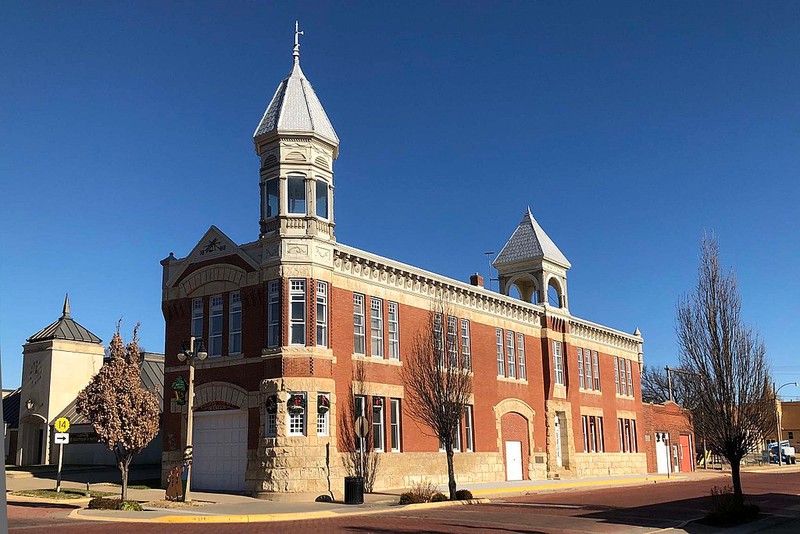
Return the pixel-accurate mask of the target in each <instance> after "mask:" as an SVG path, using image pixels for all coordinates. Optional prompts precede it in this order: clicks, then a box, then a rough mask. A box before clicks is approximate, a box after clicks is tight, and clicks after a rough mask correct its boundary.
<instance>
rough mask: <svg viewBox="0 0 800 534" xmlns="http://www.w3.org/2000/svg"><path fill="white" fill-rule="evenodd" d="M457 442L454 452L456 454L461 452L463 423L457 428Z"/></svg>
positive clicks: (454, 444) (459, 423)
mask: <svg viewBox="0 0 800 534" xmlns="http://www.w3.org/2000/svg"><path fill="white" fill-rule="evenodd" d="M454 437H455V440H453V450H454V451H455V452H461V421H459V422H458V425H457V426H456V435H455V436H454Z"/></svg>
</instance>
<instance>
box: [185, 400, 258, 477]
mask: <svg viewBox="0 0 800 534" xmlns="http://www.w3.org/2000/svg"><path fill="white" fill-rule="evenodd" d="M193 434H194V439H193V440H192V445H193V446H194V451H193V453H194V461H193V462H192V489H193V490H195V489H197V490H223V491H244V472H245V469H246V468H247V412H245V411H242V410H225V411H219V412H198V413H196V414H194V432H193Z"/></svg>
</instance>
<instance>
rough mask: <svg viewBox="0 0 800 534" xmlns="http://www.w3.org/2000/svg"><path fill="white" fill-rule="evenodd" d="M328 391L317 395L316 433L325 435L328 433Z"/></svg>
mask: <svg viewBox="0 0 800 534" xmlns="http://www.w3.org/2000/svg"><path fill="white" fill-rule="evenodd" d="M330 406H331V402H330V393H319V394H318V395H317V435H318V436H327V435H328V434H330V413H331V412H330Z"/></svg>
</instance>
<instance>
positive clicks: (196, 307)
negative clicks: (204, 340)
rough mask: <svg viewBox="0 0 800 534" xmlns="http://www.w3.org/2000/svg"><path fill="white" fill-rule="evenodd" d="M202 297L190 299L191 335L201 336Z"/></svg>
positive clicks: (203, 310)
mask: <svg viewBox="0 0 800 534" xmlns="http://www.w3.org/2000/svg"><path fill="white" fill-rule="evenodd" d="M204 312H205V308H204V306H203V299H202V298H197V299H193V300H192V337H203V313H204Z"/></svg>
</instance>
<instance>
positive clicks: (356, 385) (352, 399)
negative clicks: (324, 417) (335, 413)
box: [339, 360, 380, 493]
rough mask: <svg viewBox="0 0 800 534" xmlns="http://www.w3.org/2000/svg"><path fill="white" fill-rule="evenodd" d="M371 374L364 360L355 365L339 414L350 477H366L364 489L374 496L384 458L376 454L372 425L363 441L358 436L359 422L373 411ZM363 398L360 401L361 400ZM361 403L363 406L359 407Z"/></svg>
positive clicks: (340, 444)
mask: <svg viewBox="0 0 800 534" xmlns="http://www.w3.org/2000/svg"><path fill="white" fill-rule="evenodd" d="M366 381H367V371H366V368H365V365H364V362H363V360H357V361H356V362H355V363H354V364H353V372H352V380H351V381H350V385H349V386H348V388H347V398H346V399H344V402H342V403H340V404H339V406H341V413H340V414H339V436H340V438H339V440H340V441H339V446H340V450H342V451H344V452H345V453H346V454H345V457H344V468H345V470H346V471H347V473H348V474H349V475H350V476H357V477H364V490H365V491H367V492H368V493H371V492H372V490H373V488H374V487H375V476H376V475H377V473H378V464H379V463H380V455H379V454H378V453H377V452H375V447H374V442H373V440H372V438H373V434H372V425H371V424H370V425H368V430H367V433H366V434H365V435H364V440H363V442H362V441H361V438H359V437H358V436H357V435H356V430H355V424H356V419H357V418H358V417H359V416H360V415H362V414H363V415H364V416H365V417H367V418H368V419H370V417H371V415H372V414H371V410H370V408H369V407H368V406H367V393H368V392H367V387H366ZM359 399H360V400H359ZM358 403H360V405H359V406H357V404H358ZM362 443H363V444H364V463H363V470H362V463H361V449H360V447H361V444H362Z"/></svg>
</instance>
